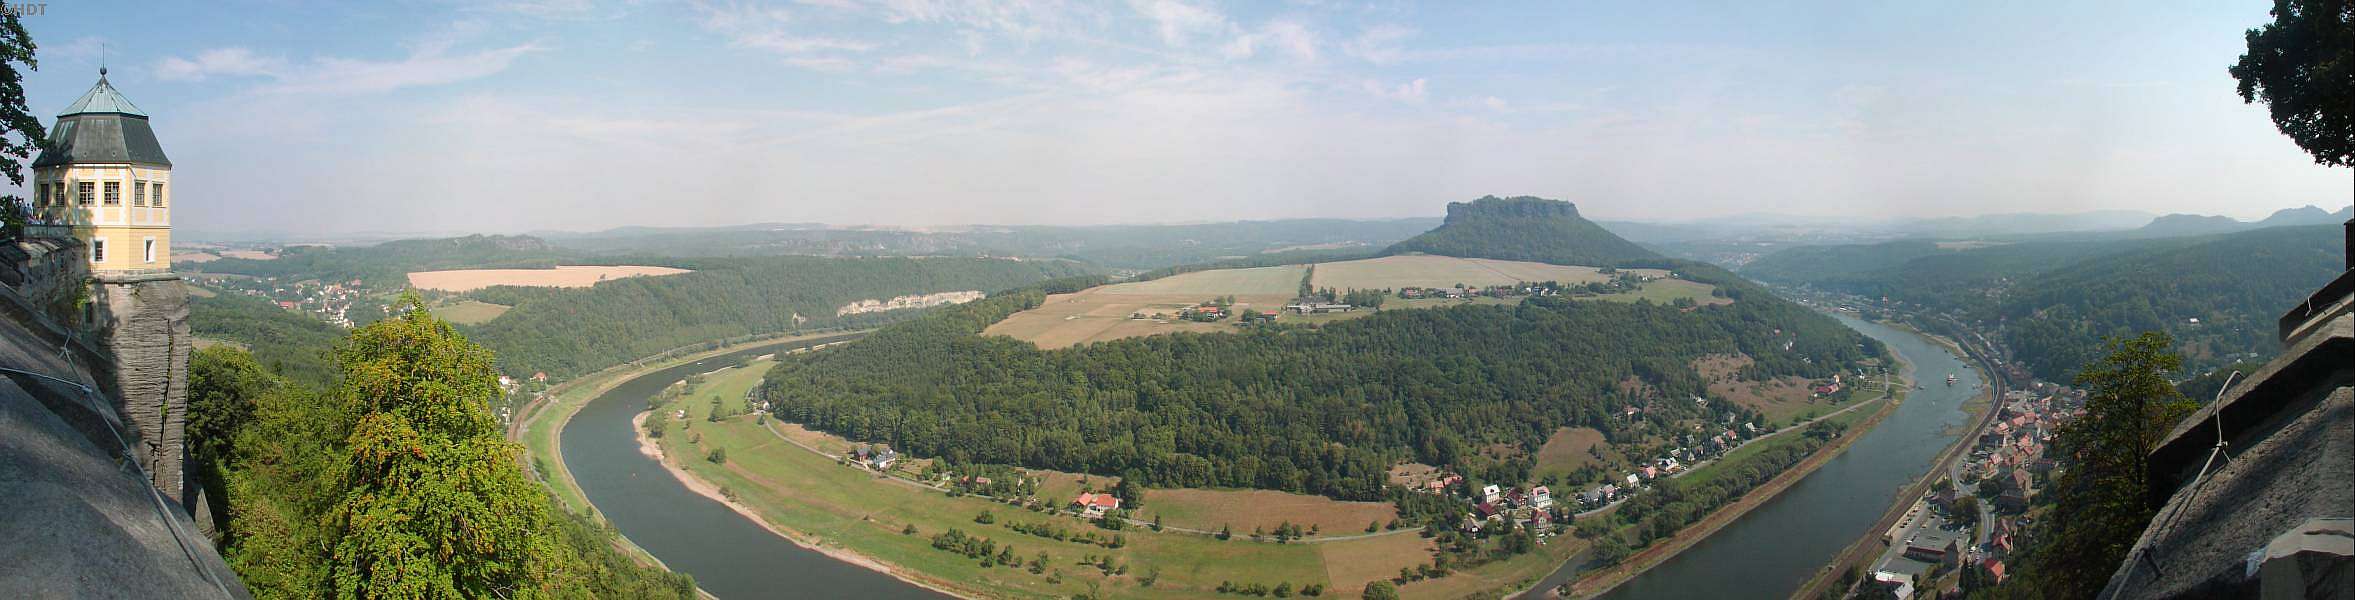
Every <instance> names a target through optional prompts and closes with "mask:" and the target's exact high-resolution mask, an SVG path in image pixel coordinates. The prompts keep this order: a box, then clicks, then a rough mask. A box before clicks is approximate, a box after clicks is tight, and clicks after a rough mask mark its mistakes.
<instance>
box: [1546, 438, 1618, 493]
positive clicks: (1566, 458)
mask: <svg viewBox="0 0 2355 600" xmlns="http://www.w3.org/2000/svg"><path fill="white" fill-rule="evenodd" d="M1598 446H1599V447H1601V451H1602V454H1603V456H1605V457H1612V456H1617V455H1618V453H1616V452H1613V451H1611V443H1610V442H1608V441H1604V440H1603V432H1601V431H1597V430H1595V429H1594V428H1592V427H1563V428H1560V429H1555V430H1554V434H1553V435H1551V436H1548V437H1547V438H1546V439H1545V445H1544V446H1541V447H1539V448H1538V449H1537V465H1536V467H1535V468H1533V469H1531V470H1530V473H1529V476H1530V477H1531V478H1534V479H1538V480H1544V479H1545V478H1546V476H1548V475H1555V476H1562V477H1568V476H1569V475H1570V473H1571V472H1572V471H1577V470H1578V469H1579V468H1580V467H1585V466H1588V465H1597V466H1600V465H1603V464H1605V461H1604V460H1603V459H1598V458H1595V455H1594V454H1593V453H1591V452H1589V450H1590V449H1593V448H1596V447H1598Z"/></svg>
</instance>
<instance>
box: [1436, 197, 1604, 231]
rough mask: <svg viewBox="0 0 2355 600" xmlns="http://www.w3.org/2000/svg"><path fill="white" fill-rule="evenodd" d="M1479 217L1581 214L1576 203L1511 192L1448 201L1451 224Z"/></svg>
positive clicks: (1510, 217)
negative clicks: (1507, 194) (1508, 195)
mask: <svg viewBox="0 0 2355 600" xmlns="http://www.w3.org/2000/svg"><path fill="white" fill-rule="evenodd" d="M1479 218H1497V219H1561V218H1570V219H1576V218H1580V217H1579V216H1578V205H1576V204H1571V203H1568V202H1563V201H1560V200H1547V199H1544V198H1539V197H1536V196H1514V197H1511V198H1498V197H1496V196H1482V197H1481V198H1480V199H1478V200H1473V201H1471V202H1449V203H1447V224H1451V225H1452V224H1456V223H1462V222H1464V221H1467V220H1471V219H1479Z"/></svg>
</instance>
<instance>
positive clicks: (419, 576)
mask: <svg viewBox="0 0 2355 600" xmlns="http://www.w3.org/2000/svg"><path fill="white" fill-rule="evenodd" d="M403 302H404V304H406V305H407V312H406V313H405V314H402V315H401V316H399V317H395V318H390V319H385V320H383V321H378V322H376V323H375V324H372V325H369V326H367V327H363V328H361V329H359V330H356V331H354V332H352V337H351V342H350V343H349V344H348V345H347V346H345V348H344V349H343V351H342V352H340V353H339V354H338V355H337V357H336V358H337V363H338V364H339V365H340V366H341V369H342V372H343V380H342V383H341V384H339V385H338V386H337V387H336V389H335V390H334V391H333V392H332V393H331V394H330V396H331V398H333V399H334V400H335V401H336V402H337V403H339V404H340V405H341V406H343V407H344V408H346V409H347V410H349V411H350V413H351V414H352V416H353V417H354V420H353V421H352V423H351V426H350V435H349V436H348V437H347V438H346V449H345V454H344V455H343V457H342V461H341V464H340V465H339V466H340V467H341V468H339V469H336V471H335V473H334V477H333V481H334V484H335V486H336V488H338V489H339V490H341V493H340V494H339V497H338V498H336V499H335V501H334V503H333V504H332V505H331V506H330V507H329V508H328V510H327V511H326V514H325V515H324V523H325V525H326V527H327V531H326V534H327V535H326V536H325V539H327V540H332V542H331V544H330V546H329V549H328V553H329V562H328V565H327V575H328V578H329V580H330V581H331V582H332V583H331V586H330V587H331V589H332V590H334V593H335V594H336V595H341V596H347V597H350V596H365V597H426V596H442V597H457V596H464V597H488V596H509V597H512V596H515V595H518V594H525V593H534V592H544V591H551V590H553V589H555V588H556V587H557V586H559V585H561V584H562V583H563V582H562V581H561V580H559V579H556V578H557V577H560V576H562V575H563V574H562V573H559V572H556V571H555V570H554V569H552V568H551V567H553V566H555V565H552V564H550V563H552V562H554V560H552V557H556V556H560V553H561V551H562V550H561V548H560V546H559V545H558V544H557V543H555V540H554V539H553V538H551V537H550V536H548V535H547V534H546V533H545V529H546V527H547V512H546V511H547V505H546V504H545V503H544V502H543V501H542V499H543V496H542V495H541V492H539V490H538V489H537V488H535V487H533V484H532V483H531V481H530V480H528V479H526V478H525V477H524V475H523V472H522V469H521V467H520V466H519V465H518V464H517V462H516V460H515V457H516V454H517V453H518V452H519V450H520V449H519V448H518V447H517V446H516V445H515V444H514V443H512V442H509V441H507V440H506V438H505V437H504V436H503V435H502V432H501V431H500V429H499V423H498V420H497V419H494V418H492V417H491V414H490V412H489V410H488V408H487V407H488V405H489V403H490V402H492V401H494V400H497V399H498V398H499V388H498V385H497V380H498V375H497V372H496V371H494V370H493V369H492V365H491V354H490V352H488V351H485V350H483V349H482V347H481V346H476V345H474V344H470V343H467V342H466V339H465V338H464V337H460V336H459V335H458V334H457V332H456V331H455V330H453V329H452V328H451V326H450V325H449V324H448V323H446V322H443V321H441V320H440V319H436V318H434V317H433V315H431V314H429V313H427V312H426V310H425V304H424V301H423V300H421V299H419V298H417V297H416V296H414V295H412V296H409V297H407V298H404V299H403Z"/></svg>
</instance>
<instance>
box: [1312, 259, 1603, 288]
mask: <svg viewBox="0 0 2355 600" xmlns="http://www.w3.org/2000/svg"><path fill="white" fill-rule="evenodd" d="M1609 279H1610V278H1609V277H1607V276H1604V275H1603V274H1602V273H1601V272H1600V271H1598V270H1597V269H1595V268H1594V267H1571V266H1562V265H1549V264H1545V263H1536V262H1523V261H1511V260H1489V259H1485V258H1455V257H1451V256H1435V255H1428V254H1416V255H1408V256H1385V257H1381V258H1368V259H1361V260H1351V261H1342V262H1330V263H1321V264H1318V265H1317V270H1316V278H1315V280H1314V281H1313V282H1312V283H1313V284H1314V285H1315V286H1316V287H1318V288H1333V289H1337V290H1346V289H1361V290H1365V289H1396V288H1402V287H1455V286H1456V285H1457V284H1463V285H1470V286H1476V287H1487V286H1492V285H1510V284H1514V283H1523V282H1529V283H1535V282H1540V281H1559V282H1563V283H1571V282H1578V283H1585V282H1589V281H1606V280H1609Z"/></svg>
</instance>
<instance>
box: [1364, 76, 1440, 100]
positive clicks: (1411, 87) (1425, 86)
mask: <svg viewBox="0 0 2355 600" xmlns="http://www.w3.org/2000/svg"><path fill="white" fill-rule="evenodd" d="M1361 87H1362V88H1364V89H1365V91H1366V93H1369V94H1373V95H1375V96H1378V97H1382V98H1389V99H1391V100H1397V101H1399V102H1405V103H1408V104H1422V103H1423V102H1424V101H1425V100H1429V99H1430V98H1431V89H1430V82H1429V81H1428V80H1425V79H1423V78H1420V77H1417V78H1415V80H1414V81H1409V82H1406V83H1401V84H1398V85H1395V86H1392V85H1385V84H1383V83H1382V82H1379V81H1367V82H1365V83H1364V84H1363V85H1362V86H1361Z"/></svg>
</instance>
